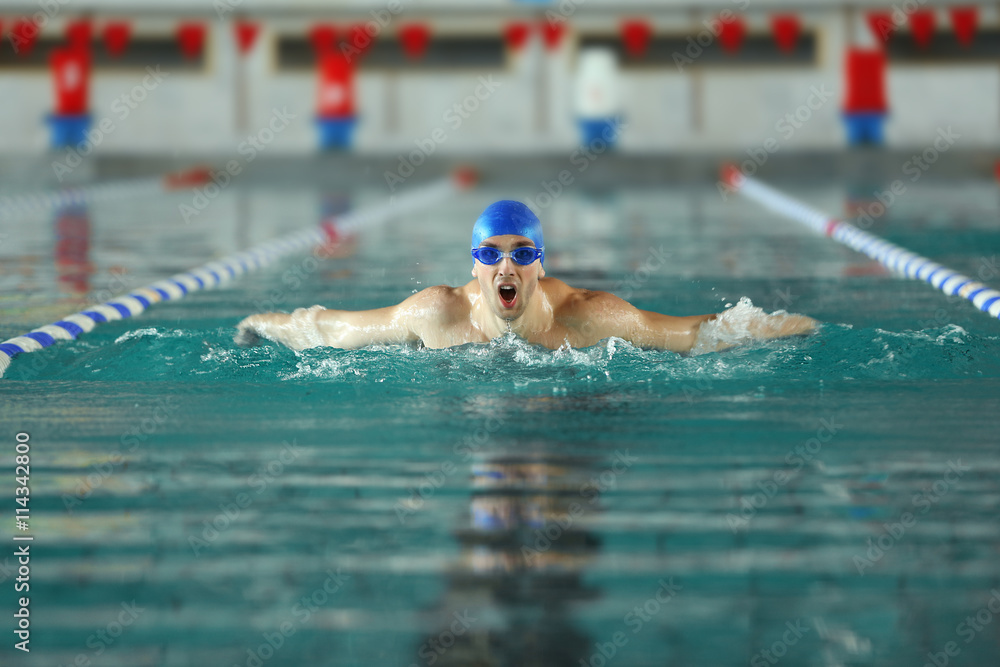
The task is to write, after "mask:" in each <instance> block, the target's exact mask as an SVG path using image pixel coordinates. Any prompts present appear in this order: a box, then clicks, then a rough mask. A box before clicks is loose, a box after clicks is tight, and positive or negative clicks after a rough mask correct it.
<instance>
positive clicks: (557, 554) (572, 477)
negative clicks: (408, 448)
mask: <svg viewBox="0 0 1000 667" xmlns="http://www.w3.org/2000/svg"><path fill="white" fill-rule="evenodd" d="M591 467H592V466H590V464H589V462H588V461H586V460H583V459H579V458H572V457H565V456H563V457H560V456H555V455H551V454H550V455H541V456H539V455H533V456H522V457H518V456H513V455H511V456H494V457H490V458H488V459H485V460H480V461H477V462H474V463H473V465H472V470H471V472H472V486H473V489H474V491H473V495H472V499H471V503H470V508H469V510H470V511H469V518H468V524H467V525H463V526H461V527H459V528H458V529H456V530H455V531H454V535H455V538H456V540H457V541H458V543H459V545H460V550H461V551H460V554H459V557H458V560H457V562H456V563H455V565H454V567H453V568H452V573H451V574H450V575H448V577H447V581H446V586H447V588H446V590H445V593H444V594H443V595H442V597H441V599H440V601H439V602H438V604H437V605H436V607H435V609H434V610H433V611H431V612H429V614H430V617H431V618H430V619H429V622H430V627H431V633H430V635H429V636H427V637H425V638H424V639H423V640H422V642H421V644H420V645H419V646H418V647H417V649H416V653H417V658H418V659H417V660H416V661H415V663H414V664H417V665H431V664H434V665H474V664H483V665H486V664H489V665H518V666H522V665H529V666H530V665H539V666H541V665H546V666H558V665H567V666H569V665H573V666H575V665H578V664H579V661H580V659H581V658H585V657H587V656H588V655H589V652H590V646H591V644H593V640H592V639H591V638H590V637H589V636H588V635H586V634H584V633H583V632H581V631H580V630H579V629H578V628H576V627H574V626H573V623H572V618H571V616H570V609H571V607H572V606H573V605H574V604H578V603H579V602H580V601H583V600H593V599H596V598H597V597H599V594H600V592H599V590H598V589H595V588H593V587H592V586H588V585H585V584H584V583H583V581H582V576H583V572H584V569H585V567H586V565H587V564H588V563H589V562H590V561H591V560H592V559H593V558H594V556H595V554H596V552H597V550H598V548H599V547H600V541H599V540H598V539H597V537H595V536H594V535H593V534H592V533H591V532H589V531H587V530H586V529H585V528H584V527H583V524H585V522H586V519H587V514H590V513H593V512H595V511H597V508H598V506H599V504H600V503H599V498H598V494H597V493H596V490H595V489H591V488H589V487H588V479H589V478H590V476H591V475H592V474H593V472H592V471H591V470H590V468H591Z"/></svg>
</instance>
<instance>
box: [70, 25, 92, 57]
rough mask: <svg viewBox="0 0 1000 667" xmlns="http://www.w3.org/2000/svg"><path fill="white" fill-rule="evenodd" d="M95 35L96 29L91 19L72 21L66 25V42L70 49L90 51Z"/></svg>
mask: <svg viewBox="0 0 1000 667" xmlns="http://www.w3.org/2000/svg"><path fill="white" fill-rule="evenodd" d="M93 35H94V28H93V26H92V25H91V23H90V20H89V19H79V20H76V21H71V22H70V23H68V24H67V25H66V42H67V43H68V44H69V45H70V48H74V49H84V50H87V49H90V42H91V39H92V38H93Z"/></svg>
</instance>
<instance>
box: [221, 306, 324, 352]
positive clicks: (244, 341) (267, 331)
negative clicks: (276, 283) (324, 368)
mask: <svg viewBox="0 0 1000 667" xmlns="http://www.w3.org/2000/svg"><path fill="white" fill-rule="evenodd" d="M322 310H324V309H323V307H322V306H313V307H312V308H298V309H296V310H295V311H293V312H292V313H290V314H289V313H259V314H257V315H251V316H250V317H247V318H244V319H243V320H242V321H241V322H240V323H239V324H237V325H236V335H235V336H233V341H234V342H235V343H236V344H237V345H240V346H243V347H252V346H254V345H260V343H261V339H262V338H266V339H267V340H270V341H274V342H275V343H281V344H282V345H287V346H288V347H290V348H292V349H293V350H304V349H306V348H310V347H318V346H320V345H324V344H326V343H325V341H324V340H323V337H322V335H321V333H320V331H319V329H318V327H317V324H316V315H317V313H318V312H320V311H322Z"/></svg>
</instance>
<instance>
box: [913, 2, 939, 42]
mask: <svg viewBox="0 0 1000 667" xmlns="http://www.w3.org/2000/svg"><path fill="white" fill-rule="evenodd" d="M934 18H935V17H934V10H933V9H918V10H917V11H915V12H913V13H912V14H910V33H912V34H913V41H915V42H916V43H917V46H919V47H920V48H921V49H926V48H927V47H928V46H930V44H931V39H932V38H933V37H934Z"/></svg>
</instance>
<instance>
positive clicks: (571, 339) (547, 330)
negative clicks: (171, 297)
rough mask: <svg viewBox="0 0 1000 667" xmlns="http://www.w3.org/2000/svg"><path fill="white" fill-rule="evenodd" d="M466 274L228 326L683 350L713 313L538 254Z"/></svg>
mask: <svg viewBox="0 0 1000 667" xmlns="http://www.w3.org/2000/svg"><path fill="white" fill-rule="evenodd" d="M481 245H482V246H487V245H488V246H492V247H495V248H497V249H499V250H501V251H503V252H509V251H511V250H513V249H514V248H517V247H520V246H532V247H533V246H534V243H533V242H532V241H531V240H530V239H528V238H526V237H524V236H516V235H512V234H508V235H504V236H491V237H490V238H488V239H485V240H484V241H483V242H482V244H481ZM472 275H473V277H474V278H475V280H472V281H470V282H468V283H467V284H465V285H463V286H461V287H449V286H447V285H437V286H435V287H428V288H427V289H425V290H422V291H420V292H418V293H416V294H414V295H412V296H411V297H409V298H408V299H406V300H405V301H403V302H401V303H399V304H397V305H395V306H389V307H387V308H377V309H375V310H364V311H347V310H333V309H326V308H323V307H322V306H313V307H311V308H299V309H298V310H296V311H294V312H292V313H291V314H288V313H262V314H259V315H251V316H250V317H247V318H246V319H244V320H243V321H242V322H240V323H239V324H238V325H237V329H238V332H237V335H236V341H237V342H238V343H240V344H243V345H250V344H254V343H256V342H258V341H259V338H261V337H263V338H267V339H269V340H273V341H276V342H279V343H282V344H284V345H287V346H288V347H291V348H293V349H296V350H301V349H305V348H310V347H320V346H329V347H340V348H358V347H365V346H367V345H373V344H380V343H381V344H384V343H407V342H417V341H421V342H422V343H423V345H424V346H426V347H430V348H444V347H451V346H453V345H462V344H464V343H486V342H489V341H490V340H492V339H493V338H496V337H497V336H501V335H503V334H505V333H507V331H508V330H509V331H512V332H514V333H515V334H517V335H518V336H520V337H521V338H523V339H525V340H526V341H528V342H529V343H536V344H539V345H543V346H545V347H547V348H551V349H555V348H558V347H562V346H564V345H569V346H571V347H588V346H590V345H594V344H596V343H598V342H599V341H601V340H603V339H605V338H608V337H610V336H617V337H619V338H623V339H624V340H627V341H629V342H630V343H632V344H633V345H636V346H637V347H643V348H659V349H666V350H673V351H675V352H688V351H690V350H691V348H692V347H693V345H694V343H695V341H696V340H697V336H698V329H699V327H700V326H701V324H702V322H706V321H708V320H713V319H715V318H716V317H717V316H718V315H717V314H710V315H695V316H691V317H673V316H670V315H663V314H660V313H655V312H652V311H646V310H639V309H638V308H636V307H634V306H633V305H632V304H630V303H628V302H627V301H624V300H623V299H620V298H618V297H616V296H614V295H613V294H609V293H608V292H601V291H596V290H586V289H578V288H574V287H570V286H569V285H567V284H566V283H564V282H562V281H561V280H557V279H556V278H548V277H546V276H545V269H544V267H542V264H541V262H540V261H539V260H537V259H536V260H535V261H534V262H532V263H531V264H529V265H527V266H521V265H520V264H517V263H516V262H515V261H514V260H513V259H512V258H510V257H504V258H502V259H501V260H500V261H499V262H497V263H496V264H493V265H488V264H483V263H481V262H479V261H478V260H475V261H474V265H473V268H472ZM815 324H816V322H815V321H814V320H812V319H811V318H809V317H805V316H802V315H772V316H769V317H767V318H765V319H763V320H762V321H761V322H757V323H755V325H754V326H755V328H756V329H757V330H752V331H751V333H752V334H753V335H754V336H755V337H759V338H776V337H780V336H790V335H795V334H802V333H808V332H809V331H811V330H812V329H813V328H814V327H815Z"/></svg>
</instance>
